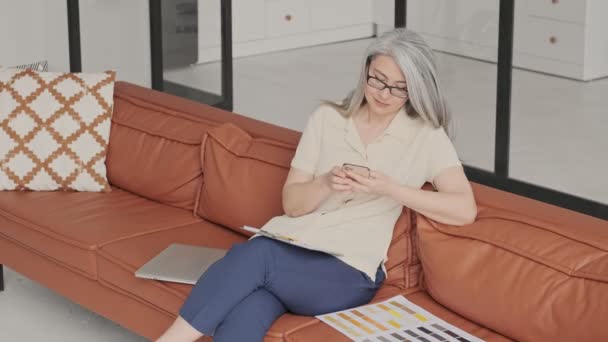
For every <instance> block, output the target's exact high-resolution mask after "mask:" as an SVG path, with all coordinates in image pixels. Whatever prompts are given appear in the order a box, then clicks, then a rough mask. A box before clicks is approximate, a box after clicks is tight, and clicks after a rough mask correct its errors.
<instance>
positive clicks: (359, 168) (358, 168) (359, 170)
mask: <svg viewBox="0 0 608 342" xmlns="http://www.w3.org/2000/svg"><path fill="white" fill-rule="evenodd" d="M342 169H343V170H345V171H351V172H354V173H356V174H358V175H359V176H362V177H365V178H369V176H370V173H371V171H370V169H369V167H367V166H363V165H357V164H350V163H344V164H342Z"/></svg>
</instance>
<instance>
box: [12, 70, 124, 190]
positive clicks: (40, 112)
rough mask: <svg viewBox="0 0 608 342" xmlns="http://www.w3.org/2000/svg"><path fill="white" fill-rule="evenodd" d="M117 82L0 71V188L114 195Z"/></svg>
mask: <svg viewBox="0 0 608 342" xmlns="http://www.w3.org/2000/svg"><path fill="white" fill-rule="evenodd" d="M114 79H115V73H114V72H113V71H108V72H105V73H97V74H85V73H57V72H37V71H34V70H30V69H26V70H19V69H0V190H77V191H110V186H109V184H108V181H107V179H106V167H105V158H106V151H107V145H108V139H109V136H110V124H111V116H112V106H113V101H114V98H113V96H114Z"/></svg>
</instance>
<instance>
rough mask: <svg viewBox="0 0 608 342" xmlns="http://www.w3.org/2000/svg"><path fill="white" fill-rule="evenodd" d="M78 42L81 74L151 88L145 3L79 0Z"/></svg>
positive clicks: (144, 0) (136, 0)
mask: <svg viewBox="0 0 608 342" xmlns="http://www.w3.org/2000/svg"><path fill="white" fill-rule="evenodd" d="M43 1H44V0H43ZM80 41H81V45H82V70H83V71H91V72H92V71H104V70H109V69H112V70H116V71H117V78H118V79H119V80H124V81H128V82H132V83H136V84H139V85H142V86H145V87H150V85H151V70H150V68H151V64H150V14H149V7H148V0H80Z"/></svg>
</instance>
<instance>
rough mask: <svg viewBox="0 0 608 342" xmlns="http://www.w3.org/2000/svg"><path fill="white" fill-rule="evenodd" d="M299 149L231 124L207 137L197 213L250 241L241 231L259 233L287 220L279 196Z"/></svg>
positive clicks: (217, 129)
mask: <svg viewBox="0 0 608 342" xmlns="http://www.w3.org/2000/svg"><path fill="white" fill-rule="evenodd" d="M295 148H296V146H295V145H293V144H288V143H284V142H280V141H276V140H270V139H265V138H254V137H252V136H251V135H250V134H248V133H247V132H245V131H244V130H243V129H241V128H239V127H237V126H236V125H234V124H232V123H225V124H223V125H220V126H218V127H216V128H214V129H211V130H209V131H208V132H207V137H206V139H205V143H204V144H203V147H202V149H201V151H202V157H201V159H202V161H203V165H202V167H203V186H202V187H201V189H200V192H199V197H198V201H197V202H198V204H197V213H198V214H199V215H200V216H202V217H204V218H205V219H207V220H209V221H212V222H215V223H218V224H221V225H223V226H226V227H229V228H231V229H234V230H235V231H237V232H239V233H241V234H245V235H251V233H249V232H246V231H244V230H243V229H241V228H242V227H243V225H249V226H253V227H260V226H262V225H263V224H265V223H266V222H267V221H268V220H269V219H270V218H272V217H273V216H278V215H283V205H282V203H281V192H282V188H283V184H284V183H285V179H286V178H287V173H288V172H289V164H290V162H291V159H292V158H293V155H294V153H295Z"/></svg>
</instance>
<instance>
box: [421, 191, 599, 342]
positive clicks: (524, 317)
mask: <svg viewBox="0 0 608 342" xmlns="http://www.w3.org/2000/svg"><path fill="white" fill-rule="evenodd" d="M474 190H475V194H476V198H477V201H478V207H479V214H478V217H477V220H476V222H475V223H473V224H470V225H467V226H463V227H449V226H445V225H442V224H439V223H437V222H434V221H431V220H428V219H426V218H424V217H421V216H419V217H418V220H417V227H418V228H417V234H418V236H419V241H418V246H419V258H420V261H421V264H422V270H423V274H424V286H425V288H426V289H427V291H428V292H429V294H430V295H431V296H432V297H433V298H434V299H435V300H437V301H438V302H439V303H441V304H443V305H444V306H446V307H448V308H449V309H451V310H453V311H454V312H456V313H458V314H460V315H462V316H464V317H467V318H468V319H470V320H472V321H475V322H478V323H480V324H482V325H484V326H486V327H488V328H490V329H493V330H495V331H497V332H499V333H501V334H503V335H505V336H508V337H510V338H513V339H515V340H526V341H601V340H605V339H606V336H608V325H607V324H606V323H605V322H604V321H605V319H606V317H608V305H607V303H608V222H606V221H603V220H600V219H596V218H593V217H590V216H586V215H582V214H579V213H576V212H572V211H569V210H566V209H563V208H558V207H554V206H551V205H548V204H544V203H541V202H537V201H533V200H531V199H527V198H524V197H521V196H517V195H513V194H509V193H506V192H502V191H499V190H495V189H490V188H487V187H484V186H480V185H475V186H474Z"/></svg>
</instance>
